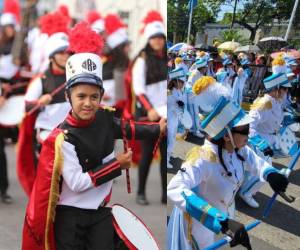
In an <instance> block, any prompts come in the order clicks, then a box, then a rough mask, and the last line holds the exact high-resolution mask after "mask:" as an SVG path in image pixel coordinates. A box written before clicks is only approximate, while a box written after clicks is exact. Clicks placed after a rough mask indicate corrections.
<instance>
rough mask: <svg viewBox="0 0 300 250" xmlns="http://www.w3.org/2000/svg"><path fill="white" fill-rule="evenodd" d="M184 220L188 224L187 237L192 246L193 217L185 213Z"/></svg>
mask: <svg viewBox="0 0 300 250" xmlns="http://www.w3.org/2000/svg"><path fill="white" fill-rule="evenodd" d="M184 219H185V220H186V222H187V237H188V241H189V242H190V244H192V217H191V216H190V215H189V214H188V213H184Z"/></svg>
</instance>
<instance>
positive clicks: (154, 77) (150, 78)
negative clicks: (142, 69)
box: [146, 55, 168, 85]
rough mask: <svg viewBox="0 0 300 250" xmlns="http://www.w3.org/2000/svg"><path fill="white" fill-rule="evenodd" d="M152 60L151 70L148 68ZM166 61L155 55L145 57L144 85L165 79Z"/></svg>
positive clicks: (166, 73)
mask: <svg viewBox="0 0 300 250" xmlns="http://www.w3.org/2000/svg"><path fill="white" fill-rule="evenodd" d="M150 60H151V61H152V60H154V61H155V63H154V64H152V65H153V66H152V67H153V68H150V67H149V61H150ZM167 75H168V67H167V59H166V58H159V57H157V56H155V55H146V85H150V84H153V83H157V82H160V81H163V80H166V79H167Z"/></svg>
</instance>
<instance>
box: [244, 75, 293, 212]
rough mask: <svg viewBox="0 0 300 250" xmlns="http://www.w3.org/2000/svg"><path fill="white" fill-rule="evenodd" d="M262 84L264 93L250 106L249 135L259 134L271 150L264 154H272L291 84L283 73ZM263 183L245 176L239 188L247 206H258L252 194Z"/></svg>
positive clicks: (276, 147) (266, 79)
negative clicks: (284, 100) (284, 102)
mask: <svg viewBox="0 0 300 250" xmlns="http://www.w3.org/2000/svg"><path fill="white" fill-rule="evenodd" d="M264 86H265V91H266V93H265V94H264V96H263V97H259V98H257V99H256V100H255V101H254V103H253V105H252V106H251V108H250V112H249V115H250V116H251V117H252V118H253V121H252V122H251V123H250V137H254V136H260V137H261V138H262V139H263V140H265V141H266V142H267V144H268V145H269V146H270V148H271V150H272V151H267V152H266V156H268V155H269V156H273V151H274V150H276V149H279V145H278V143H277V141H278V139H277V138H278V133H279V129H280V127H281V123H282V121H283V116H284V115H283V99H284V98H285V96H286V95H287V90H288V88H289V87H291V84H290V83H289V81H288V78H287V76H286V74H285V73H276V74H273V75H271V76H269V77H267V78H265V79H264ZM258 143H260V141H258ZM254 146H255V145H254ZM270 162H271V159H270ZM263 184H264V183H263V182H262V181H260V180H259V179H258V178H255V177H249V178H247V180H245V182H244V184H243V186H242V188H241V191H240V197H241V198H242V199H243V200H244V201H245V202H246V203H247V204H248V205H249V206H251V207H254V208H257V207H259V204H258V202H257V201H256V200H255V199H254V198H253V195H255V194H256V192H257V191H258V190H259V189H260V188H261V187H262V185H263Z"/></svg>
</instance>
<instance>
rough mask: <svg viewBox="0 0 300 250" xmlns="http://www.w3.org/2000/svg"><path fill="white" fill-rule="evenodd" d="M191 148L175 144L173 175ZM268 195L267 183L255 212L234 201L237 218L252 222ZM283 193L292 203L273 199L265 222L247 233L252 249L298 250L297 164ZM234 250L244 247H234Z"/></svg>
mask: <svg viewBox="0 0 300 250" xmlns="http://www.w3.org/2000/svg"><path fill="white" fill-rule="evenodd" d="M193 146H195V145H194V144H192V143H189V142H186V141H177V143H176V146H175V151H174V152H175V153H174V159H172V160H173V162H174V164H175V170H174V171H173V172H176V169H178V167H179V166H180V162H181V160H182V159H184V156H185V154H186V153H187V152H188V150H189V149H190V148H191V147H193ZM290 159H291V158H285V159H281V160H277V161H276V163H277V166H278V167H281V166H282V165H287V164H288V163H289V161H290ZM172 176H173V173H168V181H170V179H171V177H172ZM272 194H273V192H272V190H271V188H270V187H269V185H268V184H267V185H265V186H264V187H263V188H262V189H261V191H260V192H259V193H258V194H257V195H256V198H257V201H259V203H260V208H259V209H252V208H250V207H248V206H247V205H245V203H243V201H241V200H240V199H239V198H237V200H236V207H237V219H238V220H239V221H241V222H243V223H245V224H247V223H250V222H252V221H253V220H254V219H260V218H261V216H262V213H263V211H264V209H265V207H266V205H267V203H268V202H269V199H270V197H271V196H272ZM287 194H290V195H293V196H295V197H297V199H296V201H295V202H294V203H292V204H288V203H287V202H285V201H284V200H283V199H282V198H281V197H279V198H277V201H276V203H275V204H274V205H273V207H272V209H271V213H270V214H269V216H268V217H267V219H265V220H263V223H262V224H260V225H259V226H257V227H256V228H255V229H253V230H252V231H251V232H250V237H251V243H252V247H253V250H279V249H284V250H299V249H300V198H299V197H300V162H299V163H298V164H297V166H296V168H295V171H294V172H292V174H291V175H290V184H289V186H288V191H287ZM171 210H172V204H170V202H168V215H169V214H170V213H171ZM224 249H230V248H229V247H228V248H224ZM234 249H244V248H242V247H236V248H234Z"/></svg>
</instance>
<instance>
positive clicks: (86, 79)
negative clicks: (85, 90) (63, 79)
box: [66, 74, 104, 89]
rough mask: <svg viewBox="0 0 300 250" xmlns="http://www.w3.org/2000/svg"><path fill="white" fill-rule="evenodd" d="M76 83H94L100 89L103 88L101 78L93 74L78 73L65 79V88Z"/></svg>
mask: <svg viewBox="0 0 300 250" xmlns="http://www.w3.org/2000/svg"><path fill="white" fill-rule="evenodd" d="M78 84H87V85H94V86H97V87H99V88H101V89H104V88H103V82H102V80H101V79H100V78H99V77H97V76H95V75H93V74H80V75H76V76H73V77H71V78H70V79H69V80H68V81H67V84H66V89H70V88H72V87H74V86H75V85H78Z"/></svg>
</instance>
